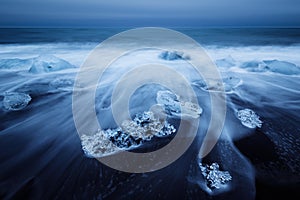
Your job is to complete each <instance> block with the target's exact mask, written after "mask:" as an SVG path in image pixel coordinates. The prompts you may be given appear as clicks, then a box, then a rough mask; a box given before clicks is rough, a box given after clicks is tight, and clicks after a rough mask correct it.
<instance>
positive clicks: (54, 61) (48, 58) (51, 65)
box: [29, 55, 75, 74]
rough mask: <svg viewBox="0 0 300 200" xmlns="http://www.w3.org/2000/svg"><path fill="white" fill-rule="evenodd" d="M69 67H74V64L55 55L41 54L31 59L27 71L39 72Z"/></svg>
mask: <svg viewBox="0 0 300 200" xmlns="http://www.w3.org/2000/svg"><path fill="white" fill-rule="evenodd" d="M70 68H75V66H74V65H72V64H70V63H69V62H67V61H65V60H63V59H61V58H58V57H56V56H53V55H42V56H39V57H36V58H34V59H33V63H32V66H31V68H30V69H29V72H31V73H34V74H39V73H47V72H53V71H59V70H64V69H70Z"/></svg>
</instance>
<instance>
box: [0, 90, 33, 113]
mask: <svg viewBox="0 0 300 200" xmlns="http://www.w3.org/2000/svg"><path fill="white" fill-rule="evenodd" d="M30 101H31V97H30V95H29V94H25V93H20V92H6V93H4V99H3V107H4V108H5V109H6V110H10V111H16V110H22V109H24V108H25V107H26V106H27V105H28V103H29V102H30Z"/></svg>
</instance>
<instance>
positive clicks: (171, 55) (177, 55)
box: [158, 51, 190, 60]
mask: <svg viewBox="0 0 300 200" xmlns="http://www.w3.org/2000/svg"><path fill="white" fill-rule="evenodd" d="M158 57H159V58H161V59H163V60H189V59H190V57H189V56H188V55H185V54H184V53H183V52H178V51H163V52H161V54H159V56H158Z"/></svg>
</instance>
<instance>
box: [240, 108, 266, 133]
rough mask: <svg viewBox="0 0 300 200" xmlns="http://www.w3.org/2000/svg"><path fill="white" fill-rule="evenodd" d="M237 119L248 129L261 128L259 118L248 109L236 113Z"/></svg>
mask: <svg viewBox="0 0 300 200" xmlns="http://www.w3.org/2000/svg"><path fill="white" fill-rule="evenodd" d="M237 117H238V119H239V120H240V121H241V123H242V124H243V125H244V126H246V127H248V128H255V127H259V128H260V127H261V126H262V121H261V120H260V119H259V116H258V115H256V113H255V112H254V111H253V110H250V109H248V108H246V109H243V110H239V111H237Z"/></svg>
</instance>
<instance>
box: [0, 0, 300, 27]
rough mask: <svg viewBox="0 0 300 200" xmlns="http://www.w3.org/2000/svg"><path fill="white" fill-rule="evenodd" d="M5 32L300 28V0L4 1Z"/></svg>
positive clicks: (0, 9)
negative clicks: (16, 29) (30, 29)
mask: <svg viewBox="0 0 300 200" xmlns="http://www.w3.org/2000/svg"><path fill="white" fill-rule="evenodd" d="M0 26H1V27H20V26H24V27H27V26H30V27H94V26H95V27H128V26H132V27H139V26H165V27H202V26H289V27H290V26H293V27H294V26H300V0H181V1H178V0H151V1H146V0H0Z"/></svg>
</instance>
